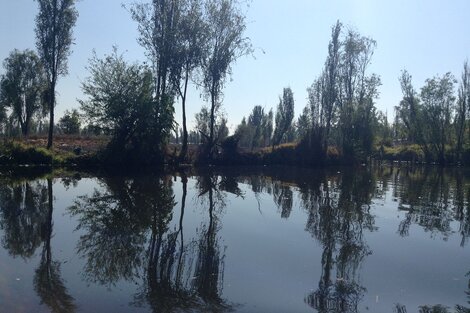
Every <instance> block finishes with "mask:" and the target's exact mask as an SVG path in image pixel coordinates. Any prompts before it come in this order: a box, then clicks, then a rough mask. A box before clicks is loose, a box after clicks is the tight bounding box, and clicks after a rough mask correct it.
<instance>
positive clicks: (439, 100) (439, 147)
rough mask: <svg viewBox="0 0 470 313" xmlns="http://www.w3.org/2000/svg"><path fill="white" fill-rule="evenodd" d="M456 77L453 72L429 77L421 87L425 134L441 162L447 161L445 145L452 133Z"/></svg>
mask: <svg viewBox="0 0 470 313" xmlns="http://www.w3.org/2000/svg"><path fill="white" fill-rule="evenodd" d="M454 84H455V78H454V76H452V74H451V73H446V74H445V75H444V76H442V77H439V76H435V77H433V78H431V79H427V80H426V83H425V85H424V86H423V88H421V100H422V105H423V114H424V120H425V121H427V122H426V124H425V125H424V127H425V131H424V136H425V140H426V142H428V143H429V144H430V146H431V148H432V150H433V152H434V153H435V155H436V157H437V160H438V161H439V163H441V164H443V163H444V162H445V157H444V156H445V147H446V145H447V144H448V143H449V139H450V135H451V132H450V131H451V127H450V125H451V122H452V116H453V113H454V109H455V107H454V106H455V96H454Z"/></svg>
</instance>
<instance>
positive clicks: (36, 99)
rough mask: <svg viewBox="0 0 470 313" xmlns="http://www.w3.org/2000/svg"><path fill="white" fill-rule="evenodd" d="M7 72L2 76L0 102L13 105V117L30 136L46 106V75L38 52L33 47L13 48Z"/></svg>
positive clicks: (7, 60)
mask: <svg viewBox="0 0 470 313" xmlns="http://www.w3.org/2000/svg"><path fill="white" fill-rule="evenodd" d="M3 66H4V68H5V72H6V73H5V75H3V76H2V78H1V80H0V102H1V104H2V106H3V107H9V108H11V111H12V117H13V118H14V120H16V121H17V122H18V124H19V125H20V127H21V132H22V134H23V135H24V136H27V135H28V134H29V131H30V126H31V121H32V118H33V116H34V114H36V113H39V112H41V111H42V110H41V109H42V104H43V102H42V97H41V96H42V94H43V92H44V89H45V84H46V78H45V73H44V69H43V67H42V64H41V61H40V60H39V58H38V56H37V55H36V54H35V53H34V52H33V51H31V50H25V51H18V50H13V51H12V52H11V53H10V55H9V57H8V58H6V59H5V61H4V63H3Z"/></svg>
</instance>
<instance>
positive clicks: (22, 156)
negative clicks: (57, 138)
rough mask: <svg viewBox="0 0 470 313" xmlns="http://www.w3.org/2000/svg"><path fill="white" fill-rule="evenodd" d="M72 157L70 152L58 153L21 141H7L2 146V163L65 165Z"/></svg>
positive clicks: (0, 149) (0, 159)
mask: <svg viewBox="0 0 470 313" xmlns="http://www.w3.org/2000/svg"><path fill="white" fill-rule="evenodd" d="M71 159H72V156H71V155H69V154H58V153H55V152H53V151H51V150H47V149H45V148H39V147H35V146H30V145H26V144H23V143H19V142H13V141H12V142H6V143H4V144H3V145H2V146H0V164H3V165H53V164H54V165H65V164H68V163H70V161H71Z"/></svg>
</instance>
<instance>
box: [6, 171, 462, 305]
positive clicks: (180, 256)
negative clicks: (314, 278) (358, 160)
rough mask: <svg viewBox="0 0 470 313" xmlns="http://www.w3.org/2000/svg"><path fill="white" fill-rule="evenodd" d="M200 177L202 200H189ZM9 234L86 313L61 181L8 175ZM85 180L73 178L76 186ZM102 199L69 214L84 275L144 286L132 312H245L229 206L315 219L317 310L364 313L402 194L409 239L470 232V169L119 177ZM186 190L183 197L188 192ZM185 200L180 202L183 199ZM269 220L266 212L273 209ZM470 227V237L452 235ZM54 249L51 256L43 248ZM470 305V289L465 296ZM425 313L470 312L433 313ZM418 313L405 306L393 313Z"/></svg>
mask: <svg viewBox="0 0 470 313" xmlns="http://www.w3.org/2000/svg"><path fill="white" fill-rule="evenodd" d="M189 178H191V179H193V181H194V187H195V189H196V192H195V196H194V197H195V199H191V198H190V197H189V196H188V179H189ZM2 180H3V182H2V184H1V186H0V206H1V207H0V214H1V216H0V228H1V230H2V231H3V238H2V246H3V248H4V249H6V250H7V251H8V253H9V254H10V255H11V256H12V257H20V258H23V259H25V260H28V259H31V258H32V257H33V256H34V254H35V253H36V251H39V252H40V258H39V265H38V266H37V268H36V270H35V275H34V279H33V284H34V290H35V291H36V293H37V295H38V296H39V297H40V299H41V301H42V303H43V304H45V305H47V306H48V307H49V309H50V310H51V311H52V312H74V311H76V305H75V300H74V298H73V297H72V296H71V295H70V294H69V292H68V290H67V287H66V283H65V281H64V280H63V279H62V278H61V269H60V263H59V262H57V261H55V260H54V258H53V249H52V247H51V238H52V235H53V225H54V223H53V210H54V208H53V203H54V193H53V185H54V184H53V180H52V178H48V179H36V180H30V179H16V178H5V177H3V178H2ZM79 180H80V176H71V177H62V179H61V183H62V184H63V185H64V186H65V187H66V188H73V187H74V186H76V185H77V182H78V181H79ZM97 181H98V184H99V186H98V187H97V188H95V189H94V191H93V192H92V193H89V194H85V195H82V196H79V197H78V198H77V199H76V200H75V201H74V204H73V205H72V206H70V207H69V208H68V209H67V212H68V213H69V214H70V215H71V216H72V217H74V218H76V220H77V223H78V224H77V225H78V226H77V229H76V231H77V232H79V233H80V238H79V240H78V242H77V244H76V252H77V254H78V255H79V256H80V257H81V258H82V259H83V260H84V266H83V269H82V270H81V273H82V278H83V280H84V281H86V282H87V283H89V284H97V285H103V286H107V287H113V286H115V285H117V284H118V283H119V282H120V281H127V282H132V283H133V284H135V285H137V286H138V287H137V288H136V292H135V294H134V295H133V301H132V303H131V304H130V305H132V306H134V307H149V308H150V309H151V310H152V311H153V312H180V311H190V312H194V311H199V312H206V311H208V312H226V311H235V310H237V308H239V307H241V306H240V305H239V304H235V303H231V302H230V301H229V300H227V299H226V298H225V297H224V290H223V287H224V273H225V263H226V260H225V259H226V249H230V247H227V246H225V245H223V244H222V242H223V238H222V235H221V233H222V232H221V229H222V226H223V217H224V211H225V210H227V198H228V197H229V196H230V197H241V198H244V197H247V196H248V195H247V193H249V192H250V191H251V192H252V193H253V195H254V197H255V199H257V201H258V209H259V210H260V212H261V204H260V203H261V200H260V195H262V194H269V195H271V196H272V199H273V202H274V203H275V205H276V206H277V208H278V211H279V215H280V218H282V219H289V218H290V217H291V214H292V211H293V208H294V207H295V199H299V201H300V202H299V203H300V208H301V209H302V210H303V211H304V212H305V213H306V221H305V231H306V232H308V233H309V234H310V235H311V237H312V238H313V240H314V241H316V242H317V243H318V244H319V245H320V247H321V258H320V264H315V265H314V266H315V267H318V266H319V267H320V268H321V271H320V275H319V278H318V283H317V284H316V285H315V286H312V290H311V291H306V294H305V296H304V302H305V303H306V304H307V305H308V306H310V307H311V308H312V309H313V310H314V311H316V312H322V313H326V312H328V313H330V312H359V307H360V304H361V303H362V302H363V301H364V297H365V295H366V294H367V288H366V287H365V286H364V285H363V284H364V283H363V282H362V281H361V266H362V265H363V264H364V262H365V260H366V259H367V258H368V256H370V255H371V254H372V253H373V251H372V249H371V248H370V247H369V245H368V243H367V240H366V238H367V234H368V233H372V232H376V231H379V229H378V227H377V226H376V221H375V216H374V214H373V213H372V212H371V207H372V205H373V204H374V201H375V200H380V199H382V198H384V197H385V195H386V194H387V193H391V194H392V196H393V199H394V200H395V201H396V202H397V205H398V210H399V212H402V213H403V214H402V215H401V216H403V219H402V220H400V222H399V225H398V229H397V233H398V234H399V235H400V236H403V237H407V236H412V231H410V229H411V228H412V227H418V228H420V229H422V230H424V232H426V233H429V234H430V236H431V237H433V238H435V237H438V238H441V239H443V240H447V238H448V237H449V236H451V235H455V234H457V235H458V236H460V242H461V246H462V247H464V246H465V245H466V243H467V242H468V237H469V235H470V211H469V203H470V173H469V172H468V171H466V170H459V169H454V170H442V169H435V168H432V169H425V168H400V167H378V168H361V169H355V170H353V169H340V170H339V171H338V170H335V171H333V170H315V171H312V170H302V169H290V170H285V169H276V168H262V169H245V170H243V171H241V170H239V169H238V170H233V169H232V170H230V169H228V170H221V169H206V170H199V171H196V172H195V173H180V174H178V176H175V177H173V176H170V175H156V176H139V177H119V176H110V177H104V178H100V179H98V180H97ZM176 190H178V191H180V192H178V193H176V192H175V191H176ZM175 194H178V197H177V196H175ZM190 200H193V202H197V203H198V204H199V206H200V207H201V208H203V214H204V218H203V220H202V222H201V225H199V226H198V227H197V231H196V233H195V234H193V235H192V236H191V235H188V234H190V233H188V232H185V229H184V225H185V218H187V217H186V216H185V214H186V213H187V212H186V211H187V206H188V202H189V201H190ZM261 213H262V212H261ZM453 223H457V224H458V230H455V227H452V224H453ZM40 247H42V249H39V248H40ZM464 292H465V293H466V294H467V296H468V299H469V300H468V301H469V303H468V304H470V281H469V287H468V290H466V291H464ZM417 309H418V310H419V312H422V313H427V312H454V311H457V312H458V313H463V312H470V309H469V308H467V307H466V306H462V305H457V306H454V307H452V308H450V307H446V306H442V305H439V304H437V305H434V304H432V305H430V304H427V305H424V304H423V305H422V306H421V307H419V308H417ZM390 310H393V311H394V312H397V313H403V312H406V311H407V308H406V307H405V306H404V305H401V304H398V303H397V304H396V306H395V307H394V308H390Z"/></svg>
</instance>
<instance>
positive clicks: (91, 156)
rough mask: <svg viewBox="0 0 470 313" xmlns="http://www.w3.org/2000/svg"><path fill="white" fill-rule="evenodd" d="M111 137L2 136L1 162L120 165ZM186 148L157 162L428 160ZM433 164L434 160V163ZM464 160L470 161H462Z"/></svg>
mask: <svg viewBox="0 0 470 313" xmlns="http://www.w3.org/2000/svg"><path fill="white" fill-rule="evenodd" d="M108 141H109V139H108V138H107V137H96V136H57V137H56V138H55V142H54V146H53V149H51V150H47V149H46V148H45V145H46V142H47V139H46V138H42V137H30V138H27V139H9V140H6V139H4V140H3V143H2V144H1V145H0V166H46V167H72V168H79V169H82V170H88V169H90V170H93V169H96V168H109V169H113V168H121V169H122V165H123V164H116V163H110V162H108V161H106V158H105V156H104V155H105V154H104V153H103V152H104V151H105V148H106V145H107V143H108ZM180 148H181V146H180V145H175V144H170V145H168V147H167V150H166V155H165V157H164V162H165V163H164V164H155V167H157V168H161V167H162V166H164V165H167V166H169V167H171V168H175V169H178V168H182V167H192V166H207V165H216V166H277V165H287V166H299V167H323V166H340V165H352V164H363V163H368V162H370V161H371V160H372V159H373V160H378V161H386V162H407V163H417V164H425V163H426V159H425V156H424V153H423V151H422V150H421V148H420V147H419V146H418V145H395V146H390V147H387V146H379V147H376V148H375V149H374V151H373V153H372V155H371V157H370V158H367V159H365V160H351V159H346V158H344V157H342V156H341V154H340V152H339V151H338V150H337V149H336V148H335V147H329V148H328V152H327V155H326V157H323V158H320V157H318V156H316V155H315V153H312V152H311V151H306V150H305V148H304V147H302V146H301V145H299V144H296V143H287V144H282V145H279V146H276V147H274V148H272V147H266V148H262V149H255V150H246V149H240V148H238V147H234V146H230V147H227V146H223V145H222V147H221V149H220V151H219V152H218V153H216V154H215V156H214V157H213V159H212V160H210V161H208V160H206V159H203V158H201V157H200V155H201V153H200V151H201V149H202V146H200V145H193V144H191V145H189V146H188V157H187V159H186V161H185V162H180V160H179V157H178V156H179V150H180ZM468 154H469V153H464V154H463V160H466V159H470V158H468V157H467V155H468ZM446 160H448V162H446V165H457V164H459V163H458V162H456V161H455V158H454V156H453V154H452V151H449V152H448V153H447V155H446ZM427 163H428V164H431V163H432V164H435V163H433V162H432V161H431V162H427ZM463 163H464V164H468V163H466V162H463ZM124 165H125V168H126V169H131V170H132V169H136V168H141V167H143V165H142V164H129V163H128V162H126V164H124ZM145 167H148V166H145Z"/></svg>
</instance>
